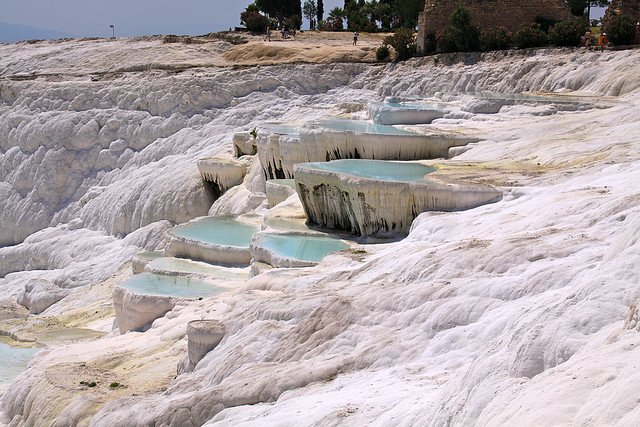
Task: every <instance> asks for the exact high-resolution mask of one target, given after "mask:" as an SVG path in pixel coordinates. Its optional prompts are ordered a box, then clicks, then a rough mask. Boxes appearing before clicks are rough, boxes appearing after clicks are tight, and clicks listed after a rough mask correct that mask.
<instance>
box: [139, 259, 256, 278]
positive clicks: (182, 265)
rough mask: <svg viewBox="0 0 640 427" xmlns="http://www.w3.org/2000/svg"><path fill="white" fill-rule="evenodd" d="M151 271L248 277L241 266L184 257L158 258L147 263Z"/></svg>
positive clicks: (220, 276)
mask: <svg viewBox="0 0 640 427" xmlns="http://www.w3.org/2000/svg"><path fill="white" fill-rule="evenodd" d="M147 268H148V269H149V270H151V271H168V272H174V273H178V274H202V275H206V276H211V277H215V278H220V279H246V278H248V273H247V272H246V271H245V270H242V269H239V268H226V267H219V266H216V265H209V264H206V263H204V262H195V261H191V260H188V259H183V258H173V257H164V258H158V259H155V260H153V261H151V262H150V263H149V264H147Z"/></svg>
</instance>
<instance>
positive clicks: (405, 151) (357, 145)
mask: <svg viewBox="0 0 640 427" xmlns="http://www.w3.org/2000/svg"><path fill="white" fill-rule="evenodd" d="M345 122H348V121H345ZM370 125H371V126H381V125H374V124H372V123H370ZM478 141H479V139H478V138H474V137H468V136H463V135H459V134H455V133H451V134H445V133H441V132H432V133H417V132H406V131H402V130H401V129H398V133H397V134H381V133H368V132H361V131H354V130H344V129H333V128H330V127H326V126H324V125H320V124H318V125H309V126H305V127H302V128H301V129H300V133H299V135H279V134H269V135H266V136H260V135H259V136H258V140H257V147H258V157H259V158H260V163H261V165H262V168H263V170H264V173H265V176H266V177H267V179H276V178H280V179H282V178H284V179H291V178H293V177H294V176H293V175H294V174H293V170H294V165H295V164H298V163H308V162H324V161H330V160H337V159H376V160H426V159H433V158H445V157H447V156H448V154H449V148H451V147H456V146H464V145H467V144H469V143H471V142H478Z"/></svg>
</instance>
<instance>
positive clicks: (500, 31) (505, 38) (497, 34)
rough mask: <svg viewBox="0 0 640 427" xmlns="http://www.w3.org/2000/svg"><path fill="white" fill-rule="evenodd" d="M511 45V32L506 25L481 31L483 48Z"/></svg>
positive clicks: (501, 47)
mask: <svg viewBox="0 0 640 427" xmlns="http://www.w3.org/2000/svg"><path fill="white" fill-rule="evenodd" d="M510 45H511V34H510V33H509V31H507V29H506V28H504V27H496V28H489V29H487V30H484V31H482V32H481V33H480V48H481V49H482V50H502V49H508V48H509V46H510Z"/></svg>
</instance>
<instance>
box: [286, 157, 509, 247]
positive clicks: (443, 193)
mask: <svg viewBox="0 0 640 427" xmlns="http://www.w3.org/2000/svg"><path fill="white" fill-rule="evenodd" d="M434 172H436V170H434V168H432V167H429V166H425V165H421V164H416V163H407V162H404V163H403V162H385V161H372V160H338V161H334V162H328V163H303V164H298V165H296V166H295V175H296V178H295V180H296V184H297V186H298V194H299V195H300V200H301V201H302V205H303V207H304V210H305V213H306V215H307V218H308V219H309V221H310V222H311V223H313V224H318V225H320V226H322V227H328V228H333V229H337V230H345V231H348V232H351V233H353V234H355V235H358V236H373V235H381V236H382V235H387V234H390V235H406V234H408V233H409V229H410V228H411V223H412V222H413V220H414V219H415V217H416V216H418V215H419V214H420V213H422V212H425V211H456V210H464V209H470V208H474V207H477V206H480V205H483V204H485V203H492V202H496V201H498V200H500V199H501V198H502V192H501V191H498V190H495V189H493V188H490V187H482V186H478V185H466V186H465V185H463V184H464V183H460V182H443V181H442V179H443V177H442V176H440V177H439V179H438V180H434V179H425V175H428V174H432V173H434ZM434 175H435V174H434Z"/></svg>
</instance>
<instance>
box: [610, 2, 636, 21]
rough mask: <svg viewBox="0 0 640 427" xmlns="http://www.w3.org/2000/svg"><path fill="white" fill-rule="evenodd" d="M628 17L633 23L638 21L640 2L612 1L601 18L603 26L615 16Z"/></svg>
mask: <svg viewBox="0 0 640 427" xmlns="http://www.w3.org/2000/svg"><path fill="white" fill-rule="evenodd" d="M622 14H624V15H629V16H631V17H632V18H633V19H634V21H636V22H639V21H640V0H612V1H611V4H610V5H609V7H608V8H607V11H606V12H605V14H604V17H603V18H602V21H603V22H604V24H605V26H606V25H607V22H609V19H611V18H612V17H613V16H615V15H622Z"/></svg>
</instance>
